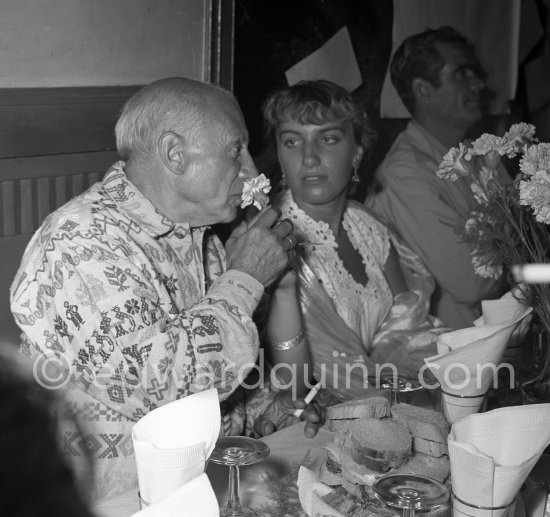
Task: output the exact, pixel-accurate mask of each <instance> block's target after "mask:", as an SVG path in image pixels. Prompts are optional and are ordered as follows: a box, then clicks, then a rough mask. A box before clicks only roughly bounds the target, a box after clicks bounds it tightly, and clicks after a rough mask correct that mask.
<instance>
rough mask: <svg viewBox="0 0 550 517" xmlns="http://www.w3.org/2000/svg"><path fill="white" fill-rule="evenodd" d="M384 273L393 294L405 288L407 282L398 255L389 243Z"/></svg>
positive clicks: (395, 294)
mask: <svg viewBox="0 0 550 517" xmlns="http://www.w3.org/2000/svg"><path fill="white" fill-rule="evenodd" d="M384 274H385V275H386V280H387V281H388V284H389V285H390V288H391V290H392V293H393V295H394V296H397V295H398V294H399V293H402V292H404V291H406V290H407V283H406V282H405V277H404V275H403V271H402V270H401V266H400V265H399V256H398V255H397V251H396V250H395V248H394V246H393V244H391V243H390V251H389V253H388V258H387V260H386V263H385V264H384Z"/></svg>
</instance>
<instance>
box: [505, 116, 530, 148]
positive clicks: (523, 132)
mask: <svg viewBox="0 0 550 517" xmlns="http://www.w3.org/2000/svg"><path fill="white" fill-rule="evenodd" d="M535 131H536V129H535V126H534V125H533V124H527V123H525V122H519V123H518V124H512V126H511V127H510V129H509V130H508V131H507V132H506V133H504V136H503V138H504V140H507V141H508V142H510V143H511V144H513V145H516V146H517V147H519V148H520V149H523V148H524V147H525V146H526V145H529V144H533V143H534V142H537V139H536V138H535Z"/></svg>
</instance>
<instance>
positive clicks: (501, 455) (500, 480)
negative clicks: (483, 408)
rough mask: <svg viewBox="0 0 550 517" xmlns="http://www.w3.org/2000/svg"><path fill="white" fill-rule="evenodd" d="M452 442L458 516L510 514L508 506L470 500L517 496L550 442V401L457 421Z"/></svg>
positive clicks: (505, 500) (503, 499)
mask: <svg viewBox="0 0 550 517" xmlns="http://www.w3.org/2000/svg"><path fill="white" fill-rule="evenodd" d="M448 443H449V458H450V462H451V482H452V487H453V514H454V516H455V517H459V516H460V517H461V516H462V515H470V516H474V517H475V516H483V517H489V516H493V517H498V516H502V515H506V513H507V511H508V509H506V508H503V509H500V510H493V511H488V510H480V509H476V508H473V507H472V506H469V505H476V506H484V507H488V508H494V507H505V506H507V505H509V504H510V503H512V502H513V501H514V499H515V497H516V495H517V493H518V491H519V489H520V487H521V486H522V484H523V482H524V481H525V479H526V478H527V476H528V475H529V473H530V471H531V469H532V468H533V466H534V465H535V464H536V463H537V461H538V460H539V458H540V456H541V454H542V452H543V451H544V449H545V448H546V447H547V446H548V444H549V443H550V404H532V405H527V406H513V407H505V408H501V409H495V410H493V411H489V412H487V413H480V414H475V415H469V416H467V417H465V418H463V419H462V420H460V421H459V422H456V423H455V424H453V426H452V427H451V434H450V435H449V439H448ZM459 500H461V501H462V502H461V501H459ZM466 503H468V504H466Z"/></svg>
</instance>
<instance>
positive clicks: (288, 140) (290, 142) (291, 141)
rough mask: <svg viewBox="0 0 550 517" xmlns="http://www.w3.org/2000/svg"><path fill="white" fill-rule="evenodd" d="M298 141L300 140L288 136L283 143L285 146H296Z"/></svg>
mask: <svg viewBox="0 0 550 517" xmlns="http://www.w3.org/2000/svg"><path fill="white" fill-rule="evenodd" d="M297 142H298V140H296V139H295V138H286V139H285V140H284V141H283V145H284V146H285V147H294V146H295V145H296V144H297Z"/></svg>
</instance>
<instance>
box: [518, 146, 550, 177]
mask: <svg viewBox="0 0 550 517" xmlns="http://www.w3.org/2000/svg"><path fill="white" fill-rule="evenodd" d="M519 168H520V170H521V172H523V174H525V175H526V176H533V175H534V174H535V173H537V172H538V171H548V170H550V143H542V144H536V145H532V146H530V147H528V148H527V149H525V152H524V154H523V157H522V158H521V160H520V162H519Z"/></svg>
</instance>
